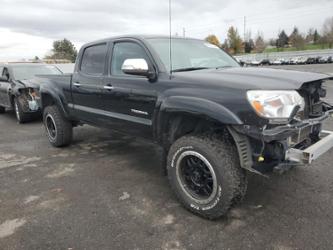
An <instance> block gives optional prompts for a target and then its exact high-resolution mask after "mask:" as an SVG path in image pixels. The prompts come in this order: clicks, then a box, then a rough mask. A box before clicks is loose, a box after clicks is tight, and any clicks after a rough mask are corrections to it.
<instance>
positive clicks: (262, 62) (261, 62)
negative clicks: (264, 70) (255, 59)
mask: <svg viewBox="0 0 333 250" xmlns="http://www.w3.org/2000/svg"><path fill="white" fill-rule="evenodd" d="M260 65H261V66H265V65H266V66H267V65H271V61H270V60H269V59H262V60H261V61H260Z"/></svg>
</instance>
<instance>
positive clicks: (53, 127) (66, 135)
mask: <svg viewBox="0 0 333 250" xmlns="http://www.w3.org/2000/svg"><path fill="white" fill-rule="evenodd" d="M43 123H44V126H45V130H46V134H47V137H48V138H49V141H50V143H51V144H52V146H54V147H63V146H67V145H69V144H70V143H71V142H72V137H73V126H72V124H71V122H70V121H68V120H67V119H66V118H65V117H64V116H63V114H62V113H61V111H60V110H59V108H58V107H57V106H54V105H53V106H47V107H46V108H45V109H44V113H43Z"/></svg>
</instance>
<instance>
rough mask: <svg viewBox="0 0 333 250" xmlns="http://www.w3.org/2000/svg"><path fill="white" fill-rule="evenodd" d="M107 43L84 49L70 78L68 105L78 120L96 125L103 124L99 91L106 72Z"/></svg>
mask: <svg viewBox="0 0 333 250" xmlns="http://www.w3.org/2000/svg"><path fill="white" fill-rule="evenodd" d="M107 54H108V43H106V42H105V43H99V44H94V45H91V46H88V47H86V48H85V49H84V50H83V54H82V55H81V57H80V58H81V60H80V61H79V62H78V63H79V67H77V68H76V70H75V72H74V74H73V78H72V86H71V88H72V99H73V103H72V104H69V106H70V107H71V108H73V113H74V114H75V115H77V116H78V117H79V118H80V120H83V121H86V122H88V123H93V124H96V125H101V124H103V123H104V119H105V117H104V115H103V112H102V103H101V90H102V88H103V76H104V75H105V72H106V58H107Z"/></svg>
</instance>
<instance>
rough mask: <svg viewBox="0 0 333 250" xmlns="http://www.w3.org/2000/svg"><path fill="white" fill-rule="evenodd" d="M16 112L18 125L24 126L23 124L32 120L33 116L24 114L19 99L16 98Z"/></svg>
mask: <svg viewBox="0 0 333 250" xmlns="http://www.w3.org/2000/svg"><path fill="white" fill-rule="evenodd" d="M14 111H15V116H16V120H17V121H18V123H20V124H22V123H26V122H28V121H30V120H32V116H31V115H29V114H26V113H24V112H23V109H22V106H21V103H20V102H19V101H18V99H17V98H14Z"/></svg>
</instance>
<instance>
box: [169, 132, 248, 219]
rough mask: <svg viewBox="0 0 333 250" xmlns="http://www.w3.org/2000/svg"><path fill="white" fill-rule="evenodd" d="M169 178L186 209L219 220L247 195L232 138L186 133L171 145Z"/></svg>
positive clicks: (244, 180) (242, 172)
mask: <svg viewBox="0 0 333 250" xmlns="http://www.w3.org/2000/svg"><path fill="white" fill-rule="evenodd" d="M167 170H168V178H169V182H170V184H171V187H172V189H173V190H174V192H175V194H176V196H177V197H178V199H179V200H180V202H181V203H182V204H183V205H184V207H185V208H187V209H188V210H190V211H191V212H193V213H196V214H198V215H200V216H202V217H204V218H208V219H217V218H219V217H221V216H223V215H225V214H226V213H227V212H228V210H229V208H230V207H231V206H232V205H234V204H235V203H237V202H239V201H241V200H242V199H243V197H244V195H245V192H246V187H247V180H246V174H245V171H244V170H243V169H241V167H240V163H239V158H238V153H237V149H236V147H235V145H234V143H233V142H232V141H230V140H229V139H226V138H220V136H218V135H216V134H210V135H187V136H184V137H181V138H180V139H178V140H177V141H176V142H175V143H174V144H173V145H172V146H171V148H170V150H169V153H168V158H167Z"/></svg>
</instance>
